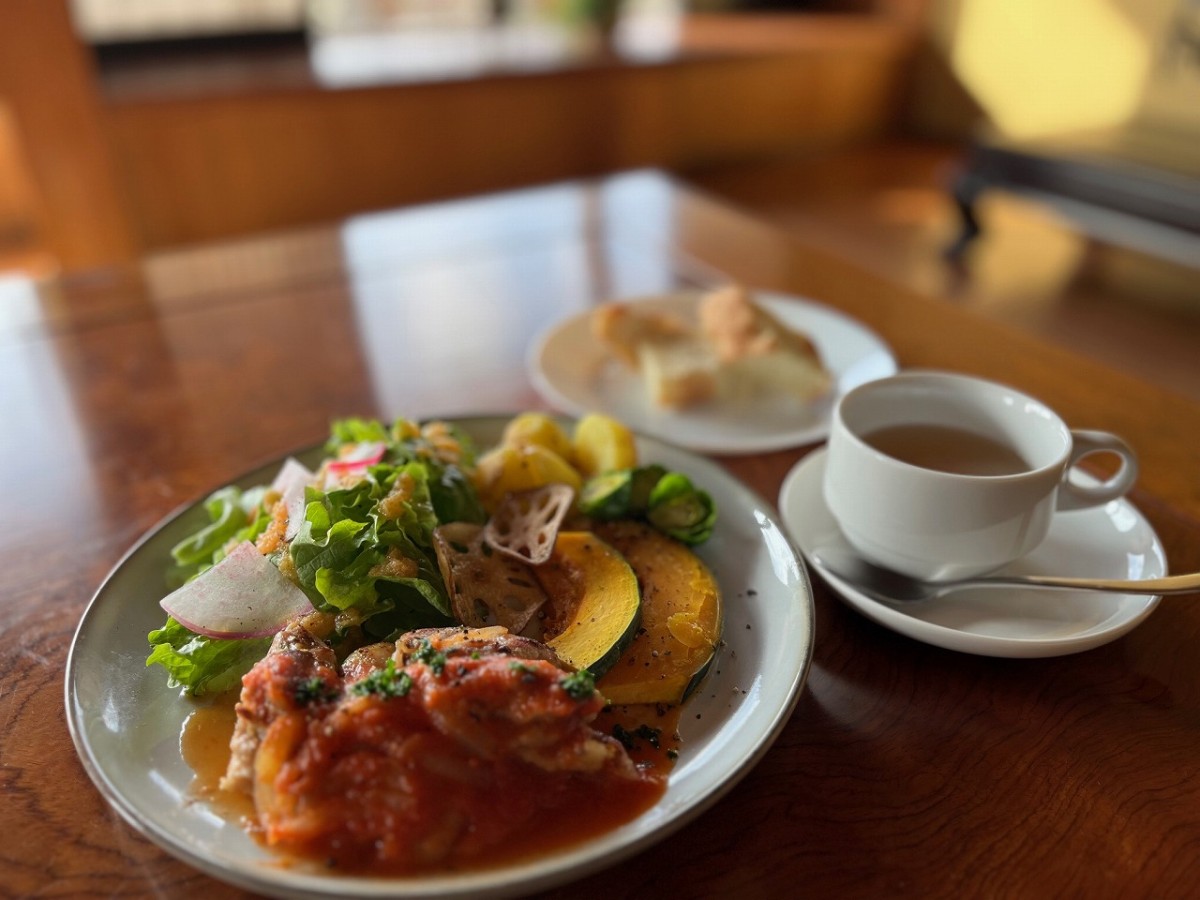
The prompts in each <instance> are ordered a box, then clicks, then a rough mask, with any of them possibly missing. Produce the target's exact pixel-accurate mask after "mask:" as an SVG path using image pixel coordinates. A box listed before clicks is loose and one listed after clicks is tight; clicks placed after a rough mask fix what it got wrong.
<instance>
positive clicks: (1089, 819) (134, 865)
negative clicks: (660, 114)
mask: <svg viewBox="0 0 1200 900" xmlns="http://www.w3.org/2000/svg"><path fill="white" fill-rule="evenodd" d="M729 279H737V280H741V281H745V282H747V283H749V284H752V285H755V286H758V287H762V288H771V289H777V290H783V291H790V292H793V293H797V294H802V295H807V296H810V297H813V298H817V299H819V300H821V301H823V302H825V303H828V304H830V305H832V306H835V307H837V308H839V309H841V310H843V311H845V312H846V313H848V314H850V315H853V316H856V317H858V318H860V319H861V320H863V321H864V322H866V323H868V324H869V325H871V326H872V327H874V328H875V329H877V330H878V331H879V332H880V333H881V334H882V335H883V336H884V337H885V338H886V339H887V340H888V341H889V342H890V343H891V344H892V346H893V347H894V348H895V350H896V352H897V354H898V356H899V359H900V361H901V363H902V364H903V365H906V366H937V367H946V368H951V369H957V370H961V371H968V372H974V373H978V374H982V375H987V376H991V377H995V378H1000V379H1003V380H1005V381H1007V382H1010V383H1012V384H1014V385H1016V386H1018V387H1020V388H1023V389H1025V390H1027V391H1029V392H1031V393H1034V394H1036V395H1038V396H1040V397H1042V398H1043V399H1045V400H1046V401H1048V402H1049V403H1050V404H1052V405H1054V406H1056V407H1057V408H1058V409H1059V410H1060V411H1061V412H1062V413H1063V414H1064V416H1065V417H1066V418H1067V420H1068V421H1070V422H1071V423H1072V424H1073V425H1078V426H1085V427H1086V426H1090V427H1098V428H1109V429H1112V430H1114V431H1117V432H1119V433H1121V434H1123V435H1124V436H1125V437H1126V438H1127V439H1128V440H1129V441H1130V442H1131V443H1132V444H1133V446H1134V447H1135V448H1136V449H1137V451H1138V452H1139V454H1140V455H1141V458H1142V461H1143V466H1144V470H1143V475H1142V478H1141V480H1140V482H1139V485H1138V487H1137V489H1136V490H1135V492H1134V493H1133V495H1132V499H1133V500H1134V502H1135V503H1136V504H1137V505H1138V506H1139V508H1140V509H1142V510H1143V511H1144V512H1145V514H1146V515H1147V516H1148V518H1149V519H1150V521H1151V522H1152V523H1153V525H1154V527H1155V528H1156V529H1157V530H1158V532H1159V534H1160V536H1161V537H1162V540H1163V542H1164V544H1165V546H1166V549H1167V554H1168V558H1169V560H1170V564H1171V568H1172V569H1173V570H1175V571H1184V570H1188V569H1193V570H1194V569H1200V466H1197V459H1198V456H1197V449H1196V448H1197V447H1198V446H1200V405H1198V404H1196V403H1194V402H1192V401H1190V400H1188V399H1186V398H1184V397H1182V396H1180V395H1178V394H1174V393H1172V392H1169V391H1164V390H1160V389H1158V388H1155V387H1153V386H1151V385H1149V384H1147V383H1144V382H1142V381H1139V380H1138V379H1136V378H1134V377H1131V376H1129V375H1126V374H1123V373H1120V372H1117V371H1115V370H1112V369H1108V368H1106V367H1105V366H1103V365H1101V364H1099V363H1098V362H1095V361H1090V360H1088V359H1085V358H1083V357H1080V356H1077V355H1075V354H1073V353H1071V352H1069V351H1066V350H1063V349H1061V348H1056V347H1054V346H1051V345H1048V344H1046V343H1043V342H1041V341H1039V340H1037V339H1036V338H1033V337H1031V336H1029V335H1027V334H1024V333H1022V332H1019V331H1016V330H1013V329H1010V328H1008V327H1006V326H1004V325H1002V324H998V323H995V322H992V321H988V320H985V319H981V318H979V317H976V316H972V315H970V314H969V313H968V312H966V311H963V310H955V309H953V308H950V307H947V306H946V304H944V303H939V302H933V301H930V300H927V299H923V298H922V297H920V296H919V295H916V294H913V293H910V292H909V291H907V290H905V289H902V288H898V287H896V286H894V285H893V284H891V283H889V282H887V281H885V280H883V279H881V278H879V277H877V276H874V275H870V274H866V273H864V272H861V271H859V270H857V269H855V268H853V267H852V266H850V265H848V264H846V263H843V262H840V261H838V260H835V259H833V258H831V257H827V256H825V255H823V254H821V253H820V252H816V251H812V250H807V249H805V248H803V247H802V246H800V245H798V244H796V243H795V242H794V241H793V240H791V239H790V238H789V237H788V236H787V235H786V234H785V233H783V232H781V231H780V230H778V229H776V228H775V227H772V226H770V225H767V224H764V223H763V222H761V221H758V220H755V219H753V218H751V217H749V216H747V215H745V214H742V213H739V212H736V211H734V210H732V209H731V208H729V207H727V206H724V205H722V204H721V203H719V202H716V201H714V200H713V199H711V198H710V197H708V196H705V195H702V194H698V193H696V192H693V191H692V190H689V189H687V188H685V187H682V186H681V185H679V184H678V183H675V182H673V181H672V180H670V179H669V178H666V177H664V176H662V175H660V174H658V173H656V172H653V171H638V172H631V173H627V174H624V175H620V176H615V177H611V178H608V179H605V180H602V181H597V182H592V183H589V182H565V183H561V184H557V185H552V186H549V187H544V188H539V189H531V190H528V191H521V192H516V193H511V194H505V195H496V196H490V197H482V198H478V199H473V200H464V201H461V202H457V203H450V204H442V205H434V206H428V207H418V208H413V209H410V210H402V211H397V212H392V213H381V214H378V215H375V216H366V217H362V218H358V219H355V220H350V221H347V222H345V223H343V224H342V226H340V227H339V228H330V229H318V230H312V231H308V232H302V233H296V234H279V235H274V236H270V237H263V238H260V239H254V240H245V241H241V242H237V243H227V244H213V245H208V246H204V247H199V248H194V249H190V250H180V251H177V252H172V253H169V254H160V255H157V256H154V257H152V258H149V259H148V260H146V261H145V264H144V265H143V266H140V267H137V268H136V269H125V270H117V271H115V272H113V273H111V274H110V275H108V276H107V277H103V278H101V277H97V276H91V277H89V278H88V279H86V280H81V279H78V278H76V279H68V280H63V281H59V282H56V283H53V284H47V285H44V286H42V287H40V288H36V289H35V288H29V289H26V290H24V291H16V289H12V290H11V291H10V293H9V295H8V296H5V297H4V299H5V301H6V302H5V304H4V305H3V306H0V309H3V314H2V317H0V385H3V391H2V392H0V411H2V413H3V421H4V426H5V427H4V428H3V430H0V497H2V498H3V509H4V511H5V520H6V528H5V530H4V533H3V536H2V537H0V633H2V634H3V641H0V828H2V829H3V832H4V834H5V840H4V841H3V842H0V867H2V869H3V872H4V878H3V879H2V880H0V893H4V894H6V895H9V896H14V897H24V896H73V897H101V896H104V897H111V896H122V897H147V898H148V897H164V896H169V897H172V898H175V897H205V898H224V897H235V896H241V894H240V893H239V892H238V891H237V890H235V889H233V888H231V887H228V886H226V885H223V884H220V883H218V882H215V881H213V880H211V879H209V878H208V877H206V876H203V875H200V874H198V873H197V872H196V871H194V870H192V869H191V868H189V867H188V866H186V865H184V864H182V863H179V862H176V861H174V860H172V859H171V858H170V857H168V856H166V855H165V854H164V853H162V852H161V851H159V850H157V849H156V848H155V847H154V846H152V845H151V844H150V843H148V842H147V841H146V840H144V839H143V838H142V837H140V836H139V835H138V834H137V833H136V832H135V831H134V830H133V829H131V828H130V827H129V826H128V825H126V824H125V823H123V822H122V821H120V820H119V819H118V817H117V816H116V815H115V814H114V813H112V812H111V811H109V810H108V809H107V808H106V806H105V804H104V802H103V801H102V800H101V798H100V795H99V793H98V792H97V791H96V790H95V789H94V788H93V786H92V785H91V783H90V782H89V780H88V778H87V776H86V774H85V773H84V771H83V768H82V766H81V764H80V763H79V761H78V760H77V758H76V756H75V753H74V750H73V748H72V744H71V740H70V737H69V735H68V732H67V727H66V723H65V717H64V714H63V708H62V702H63V701H62V696H63V684H62V678H63V667H64V662H65V659H66V654H67V650H68V647H69V645H70V641H71V636H72V632H73V629H74V627H75V624H76V622H77V621H78V619H79V616H80V614H81V612H82V611H83V609H84V607H85V605H86V603H87V601H88V599H89V597H90V596H91V595H92V593H93V592H94V591H95V590H96V588H97V586H98V585H99V584H100V582H101V580H102V579H103V578H104V576H105V573H106V572H108V571H109V570H110V568H111V567H112V566H113V565H115V564H116V563H117V562H118V560H119V559H120V558H121V555H122V554H123V553H124V552H125V551H126V549H127V548H128V547H130V546H131V545H132V544H133V542H134V541H136V540H137V538H138V537H139V535H141V534H142V533H143V532H144V531H145V530H146V529H148V528H150V527H151V526H152V525H153V524H154V523H155V522H157V521H158V520H159V519H160V518H162V517H163V516H164V515H166V514H167V513H169V512H170V511H172V510H173V509H175V508H176V507H177V506H178V505H179V504H181V503H183V502H187V501H192V500H195V499H197V498H199V497H201V496H203V495H204V494H205V493H206V492H207V491H209V490H211V489H212V488H214V487H216V486H219V485H221V484H223V483H224V482H226V481H227V480H229V479H230V478H232V477H234V476H236V475H237V474H239V473H241V472H243V471H245V470H246V469H248V468H249V467H251V466H253V465H255V464H257V463H260V462H263V461H266V460H268V459H271V458H273V457H277V456H280V455H282V454H284V453H287V452H288V451H290V450H292V449H294V448H296V447H298V446H302V445H307V444H311V443H314V442H317V441H319V440H321V439H322V438H323V437H324V434H325V429H326V425H327V422H328V420H329V419H330V418H332V417H335V416H342V415H347V414H352V413H363V414H369V415H382V416H390V415H394V414H397V413H400V412H405V413H408V414H411V415H416V416H424V415H433V414H453V413H465V412H502V411H512V410H516V409H521V408H527V407H533V406H537V405H538V404H539V400H538V397H537V395H536V394H535V392H534V391H533V389H532V387H531V385H530V383H529V380H528V378H527V376H526V374H525V370H524V366H523V357H524V353H525V350H526V347H527V344H528V341H529V340H530V338H531V336H532V335H534V334H535V333H536V332H537V331H538V330H540V329H541V328H542V327H544V326H545V325H546V324H547V323H548V322H551V321H553V320H555V319H557V318H559V317H562V316H565V315H568V314H570V313H572V312H575V311H578V310H583V309H587V308H588V307H589V306H590V305H592V304H593V303H595V302H596V301H597V300H599V299H601V298H602V297H605V296H608V295H635V294H641V293H647V292H654V291H660V290H664V289H668V288H672V287H676V286H679V285H694V286H703V285H710V284H715V283H719V282H723V281H726V280H729ZM6 290H8V288H6ZM811 449H812V448H811V447H797V448H794V449H791V450H787V451H780V452H777V453H770V454H763V455H752V456H745V457H729V458H725V459H722V460H721V462H722V463H723V464H724V465H725V466H726V467H727V468H728V470H729V471H730V472H732V473H733V474H734V475H736V476H737V477H739V478H741V479H743V480H744V481H745V482H746V483H747V484H749V485H751V486H752V487H753V488H755V489H756V490H758V491H759V492H760V493H761V494H762V495H763V496H764V497H767V498H774V497H775V496H776V494H777V491H778V489H779V486H780V483H781V481H782V479H783V477H784V475H785V474H786V472H787V471H788V469H789V468H790V466H791V465H793V464H794V463H795V462H796V461H797V460H798V459H800V458H801V457H802V456H803V455H804V454H805V453H807V452H809V451H810V450H811ZM815 594H816V604H817V609H816V622H817V630H816V646H815V656H814V660H813V665H812V669H811V672H810V674H809V678H808V682H807V684H806V687H805V689H804V692H803V694H802V696H801V698H800V701H799V704H798V706H797V708H796V710H795V712H794V714H793V715H792V716H791V718H790V720H789V721H788V723H787V725H786V727H785V728H784V729H783V731H782V733H781V734H780V736H779V739H778V741H777V742H776V744H775V745H774V746H773V748H772V749H771V750H770V751H769V752H768V753H767V754H766V755H765V757H764V758H763V759H762V760H761V762H759V764H758V765H757V766H756V767H755V768H754V769H753V770H752V771H751V772H750V773H749V774H748V775H747V777H746V778H745V779H744V780H743V781H742V782H741V783H740V784H739V785H738V786H737V787H736V788H735V789H734V790H733V791H731V792H730V793H729V794H728V795H727V796H726V797H724V798H723V799H722V800H720V801H719V802H718V803H717V805H716V806H715V807H714V808H712V809H711V810H710V811H708V812H706V813H705V814H704V815H702V816H701V817H700V818H699V819H697V820H696V821H695V822H694V823H692V824H690V825H689V826H687V827H686V828H684V829H683V830H682V831H681V832H679V833H678V834H675V835H672V836H670V837H668V838H666V839H665V840H663V841H662V842H661V843H659V844H657V845H656V846H654V847H652V848H650V849H648V850H646V851H645V852H643V853H642V854H640V855H639V856H637V857H635V858H634V859H632V860H630V861H628V862H626V863H623V864H620V865H618V866H616V867H614V868H612V869H610V870H608V871H605V872H601V873H598V874H595V875H593V876H590V877H588V878H585V879H583V880H582V881H580V882H578V883H576V884H574V885H571V886H568V887H564V888H562V889H560V890H557V891H554V892H551V894H550V896H554V897H563V898H566V897H596V898H599V897H606V898H608V897H630V898H632V897H645V896H652V895H670V896H676V897H743V896H755V897H757V896H796V895H797V894H798V893H800V892H802V893H803V894H804V895H806V896H815V897H825V896H850V897H878V896H911V897H922V898H925V897H964V896H970V897H1063V896H1073V897H1089V898H1094V897H1100V898H1103V897H1186V896H1191V895H1194V891H1195V880H1196V875H1197V872H1198V871H1200V850H1198V848H1200V817H1198V816H1197V812H1196V811H1197V810H1198V809H1200V773H1198V771H1197V768H1198V764H1197V761H1196V760H1197V756H1196V750H1195V748H1196V746H1197V744H1198V743H1200V717H1198V716H1197V713H1196V710H1197V708H1200V669H1198V668H1197V664H1196V652H1195V648H1196V647H1197V646H1198V645H1200V606H1198V605H1197V603H1196V601H1195V600H1193V599H1190V598H1186V597H1181V598H1175V599H1168V600H1166V601H1164V603H1163V604H1162V605H1161V606H1160V608H1159V609H1158V610H1157V611H1156V612H1155V613H1154V614H1153V615H1152V616H1151V617H1150V618H1149V619H1148V620H1147V621H1146V622H1145V623H1144V624H1143V625H1141V626H1140V627H1139V628H1137V629H1136V630H1135V631H1133V632H1132V633H1130V634H1129V635H1127V636H1126V637H1124V638H1122V639H1120V640H1118V641H1116V642H1114V643H1112V644H1109V645H1107V646H1104V647H1101V648H1098V649H1096V650H1092V651H1089V652H1087V653H1083V654H1080V655H1076V656H1069V657H1062V658H1055V659H1046V660H1001V659H988V658H983V657H975V656H968V655H964V654H959V653H953V652H950V651H945V650H940V649H937V648H933V647H930V646H926V645H924V644H920V643H917V642H914V641H912V640H909V639H906V638H904V637H901V636H899V635H896V634H893V633H892V632H889V631H886V630H884V629H882V628H880V627H878V626H876V625H874V624H872V623H870V622H868V621H867V620H865V619H864V618H862V617H861V616H859V615H858V614H856V613H854V612H853V611H851V610H850V609H848V608H847V607H845V606H843V605H842V604H841V603H839V602H838V601H837V600H836V598H835V597H834V596H833V595H832V594H831V593H830V592H829V591H828V590H826V589H825V588H824V587H823V586H822V585H821V584H820V583H818V584H816V585H815ZM731 602H735V601H734V600H733V599H732V598H731Z"/></svg>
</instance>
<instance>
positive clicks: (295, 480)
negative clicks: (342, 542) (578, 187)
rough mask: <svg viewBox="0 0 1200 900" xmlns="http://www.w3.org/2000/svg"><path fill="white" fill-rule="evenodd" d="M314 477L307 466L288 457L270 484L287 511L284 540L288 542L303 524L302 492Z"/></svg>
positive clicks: (303, 495)
mask: <svg viewBox="0 0 1200 900" xmlns="http://www.w3.org/2000/svg"><path fill="white" fill-rule="evenodd" d="M316 477H317V476H316V475H314V474H313V472H312V471H311V470H310V469H309V468H308V466H306V465H304V463H302V462H300V461H299V460H296V459H294V458H292V457H290V456H289V457H288V458H287V459H286V460H284V463H283V466H282V467H281V468H280V469H279V474H278V475H276V476H275V480H274V481H272V482H271V489H272V490H275V491H278V492H279V499H280V500H282V501H283V505H284V507H286V509H287V529H286V530H285V531H284V535H283V538H284V540H287V541H290V540H291V539H292V538H294V537H295V536H296V534H297V533H298V532H299V531H300V526H301V525H302V524H303V523H304V498H305V494H304V490H305V488H307V487H308V486H309V485H310V484H312V483H313V482H314V481H315V480H316Z"/></svg>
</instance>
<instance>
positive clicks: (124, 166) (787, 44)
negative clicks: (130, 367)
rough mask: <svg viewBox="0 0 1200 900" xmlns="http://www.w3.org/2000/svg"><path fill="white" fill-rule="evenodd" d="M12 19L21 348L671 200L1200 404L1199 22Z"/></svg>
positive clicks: (657, 8)
mask: <svg viewBox="0 0 1200 900" xmlns="http://www.w3.org/2000/svg"><path fill="white" fill-rule="evenodd" d="M0 11H2V12H0V17H2V21H3V25H2V26H0V321H2V320H3V318H4V317H5V315H6V310H5V305H6V304H5V296H6V292H7V294H9V295H11V294H13V293H14V292H15V291H17V290H19V289H20V288H19V285H22V284H28V283H30V281H31V280H32V281H38V280H46V279H54V278H64V277H80V274H81V273H88V272H95V271H99V270H104V269H106V268H109V267H113V266H126V267H129V266H132V267H135V268H136V267H137V266H140V265H143V264H144V263H145V261H146V260H152V259H153V258H154V256H155V255H156V254H162V253H168V252H171V251H172V250H173V249H175V248H181V247H186V246H191V245H195V244H197V243H206V242H214V241H218V242H219V241H228V240H234V239H237V238H239V237H241V236H248V235H255V234H262V233H269V232H277V231H280V230H285V229H295V228H306V227H313V226H318V225H322V224H325V223H336V222H337V221H339V220H341V219H343V218H345V217H347V216H351V215H354V214H357V213H362V212H367V211H372V210H380V209H388V208H394V207H399V206H405V205H411V204H420V203H428V202H434V201H440V200H448V199H453V198H458V197H464V196H469V195H474V194H479V193H484V192H491V191H499V190H507V189H513V188H519V187H523V186H528V185H534V184H542V183H547V182H552V181H556V180H562V179H568V178H577V177H587V176H598V175H603V174H605V173H607V172H614V171H623V170H629V169H635V168H642V167H655V168H660V169H664V170H667V171H670V172H671V173H673V174H674V175H675V176H677V177H678V178H680V179H682V180H684V181H686V182H688V183H690V184H694V185H696V186H699V187H701V188H703V189H705V190H707V191H710V192H712V193H713V194H716V195H717V196H719V197H721V198H723V199H725V200H726V201H728V202H730V203H732V204H735V205H738V206H741V207H743V208H745V209H746V210H748V211H749V212H752V213H753V214H755V215H758V216H762V217H766V218H768V219H770V220H772V221H774V222H775V223H777V224H778V225H780V226H781V227H783V228H785V229H788V230H789V231H791V232H792V233H794V234H795V236H796V238H797V240H800V241H803V242H805V243H807V244H809V245H811V246H814V247H817V248H819V249H821V250H824V251H826V252H828V253H830V254H834V255H837V256H840V257H842V258H845V259H848V260H850V261H852V262H854V263H855V264H857V265H859V266H861V267H863V268H866V269H869V270H871V271H873V272H875V273H876V274H878V275H879V276H880V277H883V278H886V279H889V280H892V281H895V282H898V283H901V284H903V285H905V286H907V287H910V288H911V289H913V290H915V291H918V292H920V293H922V294H925V295H928V296H935V297H939V298H943V299H945V301H946V302H947V303H954V304H957V305H960V306H962V307H964V308H966V309H969V310H972V311H974V312H977V313H978V314H979V315H985V316H992V317H995V318H999V319H1003V320H1005V321H1008V322H1010V323H1012V324H1013V325H1014V326H1016V327H1021V328H1028V329H1031V330H1036V331H1038V332H1040V333H1042V334H1045V335H1047V336H1048V337H1050V338H1051V339H1053V340H1056V341H1059V342H1062V343H1064V344H1068V345H1071V346H1074V347H1076V348H1078V349H1080V350H1081V351H1083V352H1087V353H1090V354H1094V355H1099V356H1102V357H1104V358H1106V359H1107V360H1109V361H1110V362H1112V363H1114V364H1116V365H1118V366H1122V367H1126V368H1128V369H1130V370H1133V371H1136V372H1137V373H1138V374H1141V375H1143V376H1145V377H1147V378H1150V379H1152V380H1157V381H1159V382H1161V383H1163V384H1166V385H1168V386H1171V387H1173V388H1177V389H1179V390H1183V391H1187V392H1191V393H1193V394H1195V395H1196V396H1200V364H1198V363H1197V361H1196V352H1195V348H1196V347H1200V286H1198V285H1200V282H1198V279H1197V270H1198V269H1200V150H1198V148H1200V0H1050V2H1047V0H799V2H784V0H691V2H689V0H0ZM818 299H819V298H818Z"/></svg>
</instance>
